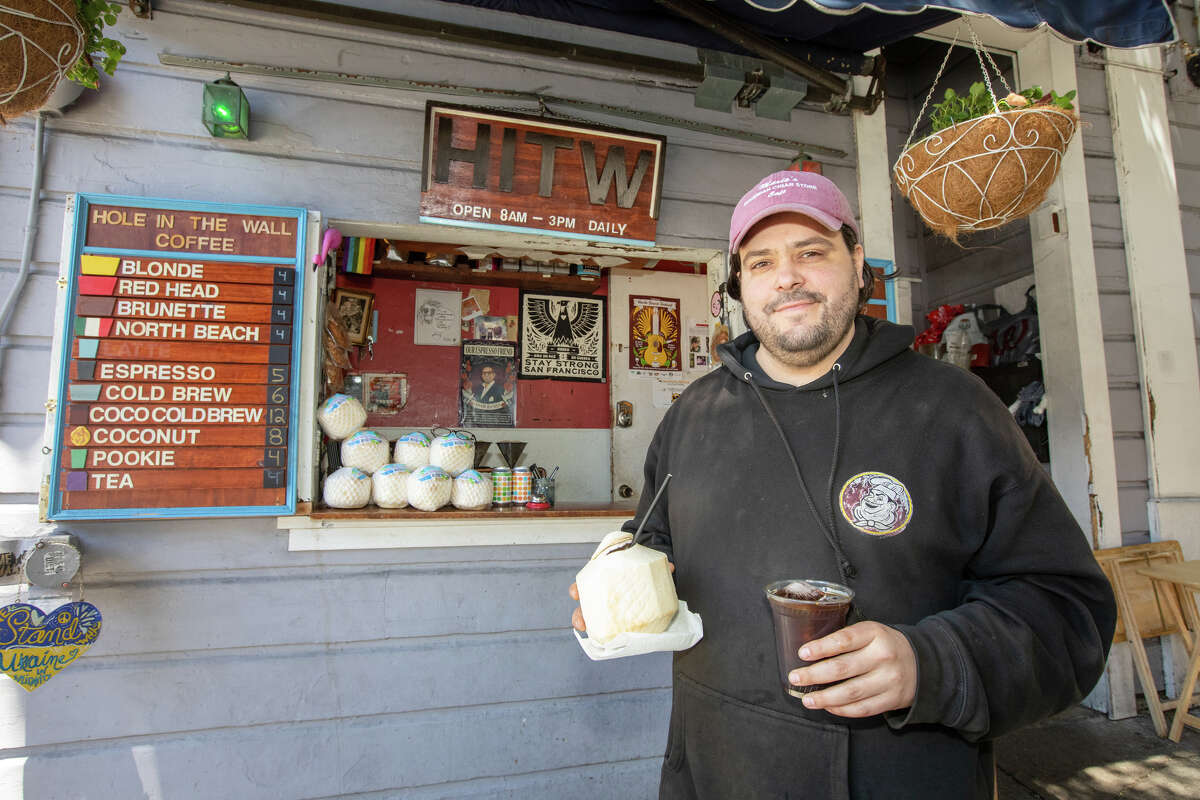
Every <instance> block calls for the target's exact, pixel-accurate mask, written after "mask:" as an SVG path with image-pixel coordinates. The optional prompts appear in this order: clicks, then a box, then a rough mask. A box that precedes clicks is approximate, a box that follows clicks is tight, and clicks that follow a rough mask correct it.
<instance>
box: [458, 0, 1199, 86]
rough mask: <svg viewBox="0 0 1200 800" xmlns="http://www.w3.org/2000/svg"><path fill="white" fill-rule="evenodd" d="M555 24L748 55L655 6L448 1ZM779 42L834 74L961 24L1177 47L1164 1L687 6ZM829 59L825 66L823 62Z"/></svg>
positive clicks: (698, 0)
mask: <svg viewBox="0 0 1200 800" xmlns="http://www.w3.org/2000/svg"><path fill="white" fill-rule="evenodd" d="M446 2H453V3H460V4H463V5H472V6H477V7H480V8H488V9H492V10H494V11H507V12H510V13H515V14H524V15H526V16H533V17H541V18H543V19H553V20H557V21H559V22H568V23H573V24H576V25H584V26H587V27H592V28H601V29H603V30H610V31H618V32H621V33H627V34H633V35H636V36H645V37H648V38H651V39H660V40H664V41H669V42H678V43H680V44H687V45H692V46H694V47H701V48H708V49H713V50H724V51H727V52H742V51H741V50H740V49H739V48H737V47H736V46H731V45H730V43H729V41H728V40H727V39H726V38H725V37H723V36H722V35H721V28H720V26H719V25H712V26H707V25H701V24H697V23H695V22H692V21H689V20H688V19H685V18H684V17H682V16H680V14H679V13H677V12H676V11H672V10H671V9H670V8H668V7H667V6H668V5H676V3H662V2H661V1H660V2H650V0H446ZM689 3H690V4H691V5H693V6H699V7H701V8H702V9H703V10H705V11H707V12H710V13H712V14H716V15H720V16H721V17H724V18H725V19H727V20H729V21H731V22H733V23H738V24H741V25H743V26H745V27H746V28H748V29H750V30H751V31H753V32H754V33H757V34H759V35H761V36H764V37H766V38H768V39H771V40H774V41H775V42H777V43H778V44H779V45H780V46H781V47H785V48H788V49H801V50H804V51H806V52H808V53H810V54H811V55H812V56H816V58H812V57H811V56H810V60H812V61H818V62H819V61H825V63H826V64H827V66H828V67H829V68H831V69H833V70H834V71H848V70H839V69H837V65H836V64H835V63H834V61H835V58H836V56H837V55H839V54H840V55H842V56H844V57H846V58H852V55H853V54H858V55H861V54H862V53H864V52H866V51H867V50H871V49H873V48H875V47H882V46H884V45H887V44H891V43H892V42H896V41H899V40H901V39H905V38H908V37H910V36H912V35H914V34H916V33H920V32H921V31H924V30H928V29H929V28H932V27H935V26H937V25H941V24H942V23H944V22H949V21H951V20H953V19H955V18H957V17H958V16H959V15H960V14H967V15H984V16H989V17H994V18H995V19H997V20H999V21H1000V22H1002V23H1004V24H1006V25H1009V26H1012V27H1015V28H1026V29H1033V28H1037V27H1040V26H1042V25H1047V26H1049V27H1050V28H1052V29H1053V30H1055V31H1056V32H1058V33H1059V34H1060V35H1062V36H1064V37H1066V38H1068V39H1072V40H1074V41H1086V40H1092V41H1095V42H1097V43H1099V44H1103V45H1108V46H1112V47H1138V46H1142V45H1148V44H1157V43H1166V42H1170V41H1173V40H1174V39H1175V38H1176V34H1175V25H1174V20H1173V19H1172V17H1171V12H1170V9H1169V8H1168V6H1167V3H1166V2H1165V0H941V1H940V2H936V3H926V2H920V0H873V1H872V2H869V3H864V2H860V0H684V4H685V5H686V4H689ZM822 56H825V57H824V58H822Z"/></svg>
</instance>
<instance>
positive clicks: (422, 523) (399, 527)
mask: <svg viewBox="0 0 1200 800" xmlns="http://www.w3.org/2000/svg"><path fill="white" fill-rule="evenodd" d="M630 513H631V514H632V510H631V511H630ZM622 522H623V520H622V519H621V518H620V517H548V518H546V519H544V520H535V521H531V520H530V519H529V518H527V517H523V518H520V519H472V520H457V519H447V520H436V519H431V520H408V521H400V520H353V519H346V520H320V519H313V518H312V517H307V516H295V517H280V518H279V522H278V524H279V527H280V529H282V530H286V531H288V550H291V551H297V550H378V549H385V548H403V547H502V546H507V545H520V544H535V545H546V544H597V543H599V541H600V540H601V539H603V538H604V536H605V534H607V533H609V532H610V531H614V530H617V529H618V528H620V527H621V523H622Z"/></svg>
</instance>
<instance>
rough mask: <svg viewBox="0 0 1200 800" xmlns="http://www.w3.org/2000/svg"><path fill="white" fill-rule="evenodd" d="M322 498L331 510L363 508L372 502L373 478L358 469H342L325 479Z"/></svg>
mask: <svg viewBox="0 0 1200 800" xmlns="http://www.w3.org/2000/svg"><path fill="white" fill-rule="evenodd" d="M321 496H322V497H323V498H324V500H325V505H327V506H329V507H330V508H362V507H363V506H365V505H366V504H367V503H369V502H370V501H371V476H370V475H368V474H367V473H365V472H363V471H362V470H361V469H359V468H358V467H342V468H341V469H339V470H336V471H335V472H332V473H330V474H329V476H328V477H326V478H325V484H324V486H323V487H322V491H321Z"/></svg>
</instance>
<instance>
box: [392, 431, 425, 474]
mask: <svg viewBox="0 0 1200 800" xmlns="http://www.w3.org/2000/svg"><path fill="white" fill-rule="evenodd" d="M392 461H395V462H396V463H397V464H403V465H404V466H406V467H408V468H409V469H410V470H413V469H417V468H418V467H423V466H425V465H426V464H428V463H429V437H428V436H426V435H425V434H423V433H421V432H420V431H413V432H412V433H406V434H404V435H403V436H401V437H400V438H399V439H397V440H396V450H395V453H394V454H393V455H392Z"/></svg>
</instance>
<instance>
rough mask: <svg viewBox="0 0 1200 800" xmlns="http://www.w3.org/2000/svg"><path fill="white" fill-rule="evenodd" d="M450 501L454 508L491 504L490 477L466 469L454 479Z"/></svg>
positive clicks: (469, 507)
mask: <svg viewBox="0 0 1200 800" xmlns="http://www.w3.org/2000/svg"><path fill="white" fill-rule="evenodd" d="M450 502H451V503H453V504H454V507H455V508H464V509H477V508H487V507H488V506H490V505H491V504H492V479H491V478H488V477H486V476H485V475H483V474H481V473H480V472H478V471H476V470H473V469H467V470H463V471H462V473H461V474H460V475H459V476H458V477H456V478H455V479H454V487H453V490H452V491H451V493H450Z"/></svg>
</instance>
